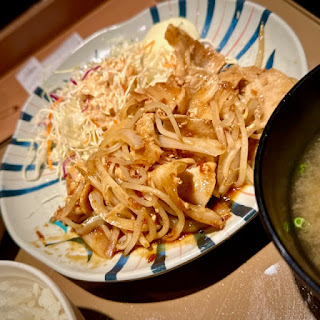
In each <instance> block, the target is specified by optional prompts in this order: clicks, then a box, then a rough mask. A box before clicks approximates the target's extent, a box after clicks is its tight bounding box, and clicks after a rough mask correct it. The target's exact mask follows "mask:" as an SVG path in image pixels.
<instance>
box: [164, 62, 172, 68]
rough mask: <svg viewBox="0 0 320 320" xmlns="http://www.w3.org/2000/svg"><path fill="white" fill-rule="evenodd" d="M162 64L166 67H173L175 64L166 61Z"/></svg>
mask: <svg viewBox="0 0 320 320" xmlns="http://www.w3.org/2000/svg"><path fill="white" fill-rule="evenodd" d="M162 66H163V67H164V68H172V67H173V66H174V65H173V64H172V63H164V64H163V65H162Z"/></svg>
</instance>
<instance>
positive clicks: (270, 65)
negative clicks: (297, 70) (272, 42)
mask: <svg viewBox="0 0 320 320" xmlns="http://www.w3.org/2000/svg"><path fill="white" fill-rule="evenodd" d="M275 53H276V50H275V49H274V50H273V51H272V53H271V54H270V56H269V58H268V60H267V62H266V66H265V68H266V69H267V70H269V69H271V68H272V67H273V62H274V55H275Z"/></svg>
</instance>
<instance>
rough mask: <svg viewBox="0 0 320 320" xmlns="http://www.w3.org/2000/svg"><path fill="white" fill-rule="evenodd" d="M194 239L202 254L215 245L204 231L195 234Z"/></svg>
mask: <svg viewBox="0 0 320 320" xmlns="http://www.w3.org/2000/svg"><path fill="white" fill-rule="evenodd" d="M193 237H194V239H195V240H196V242H197V246H198V248H199V250H200V251H201V252H204V251H206V250H208V249H209V248H212V247H213V246H214V245H215V243H214V242H213V240H212V239H210V238H209V237H207V235H206V234H205V232H204V231H202V230H200V231H198V232H197V233H195V234H194V235H193Z"/></svg>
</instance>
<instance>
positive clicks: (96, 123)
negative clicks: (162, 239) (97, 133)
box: [90, 118, 100, 128]
mask: <svg viewBox="0 0 320 320" xmlns="http://www.w3.org/2000/svg"><path fill="white" fill-rule="evenodd" d="M90 121H91V122H92V123H94V124H95V125H96V126H97V127H98V128H100V124H99V123H98V122H97V121H95V120H94V119H92V118H90Z"/></svg>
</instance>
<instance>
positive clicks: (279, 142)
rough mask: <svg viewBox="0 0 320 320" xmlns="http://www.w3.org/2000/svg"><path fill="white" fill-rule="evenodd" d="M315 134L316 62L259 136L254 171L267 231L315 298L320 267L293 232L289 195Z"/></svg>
mask: <svg viewBox="0 0 320 320" xmlns="http://www.w3.org/2000/svg"><path fill="white" fill-rule="evenodd" d="M317 134H320V65H319V66H317V67H316V68H314V69H313V70H312V71H310V72H309V73H308V74H307V75H306V76H305V77H304V78H302V79H301V80H300V81H299V82H298V83H297V84H296V85H295V86H294V87H293V88H292V89H291V90H290V92H289V93H288V94H287V95H286V96H285V97H284V98H283V100H282V101H281V102H280V103H279V105H278V106H277V108H276V110H275V111H274V113H273V114H272V116H271V118H270V120H269V121H268V123H267V126H266V128H265V130H264V131H263V134H262V137H261V139H260V143H259V146H258V150H257V154H256V160H255V172H254V182H255V192H256V198H257V202H258V206H259V212H260V216H261V218H262V221H263V224H264V226H265V228H266V230H267V232H268V234H269V236H270V237H271V239H272V241H273V242H274V244H275V245H276V247H277V249H278V250H279V252H280V254H281V255H282V257H283V258H284V259H285V260H286V262H287V263H288V264H289V266H290V267H291V269H292V271H293V273H294V274H295V276H296V278H298V279H299V280H300V282H302V283H303V284H304V285H306V287H307V288H308V289H310V291H311V292H313V293H314V294H315V296H316V297H317V298H318V299H319V298H320V271H319V270H317V269H316V268H315V267H314V266H313V263H312V261H310V260H309V259H308V258H307V256H306V255H305V252H304V250H303V248H301V246H300V244H299V240H298V238H297V237H296V233H295V228H294V225H293V217H292V213H291V197H290V193H291V186H292V181H293V177H294V173H295V171H296V170H297V167H298V163H299V159H301V155H302V154H303V153H304V151H305V148H306V146H307V145H308V144H309V143H310V141H312V139H313V138H314V137H315V136H316V135H317ZM319 170H320V167H319ZM319 183H320V181H319ZM319 214H320V194H319ZM319 237H320V230H319Z"/></svg>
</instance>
